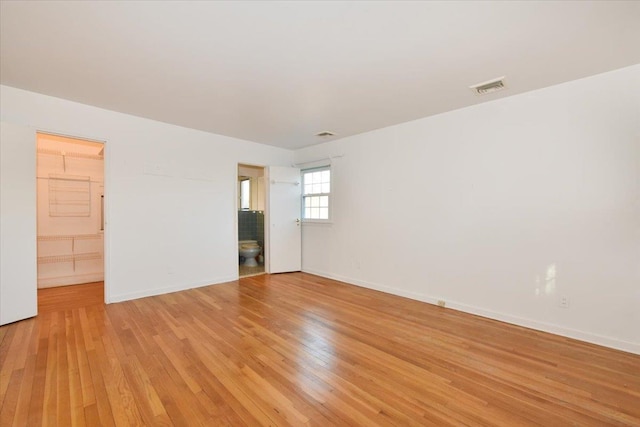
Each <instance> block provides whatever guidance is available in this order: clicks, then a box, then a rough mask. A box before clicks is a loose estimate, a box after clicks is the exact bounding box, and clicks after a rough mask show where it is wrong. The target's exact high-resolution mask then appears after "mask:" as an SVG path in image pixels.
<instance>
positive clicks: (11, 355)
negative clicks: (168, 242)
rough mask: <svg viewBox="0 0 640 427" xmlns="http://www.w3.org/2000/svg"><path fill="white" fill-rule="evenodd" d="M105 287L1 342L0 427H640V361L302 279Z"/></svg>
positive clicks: (3, 335)
mask: <svg viewBox="0 0 640 427" xmlns="http://www.w3.org/2000/svg"><path fill="white" fill-rule="evenodd" d="M98 288H99V286H96V285H94V286H93V293H94V298H90V297H88V296H87V295H85V296H84V297H82V298H81V299H82V300H83V301H84V302H83V303H77V304H76V303H70V304H68V305H66V306H62V305H58V307H59V308H57V309H56V308H52V307H51V304H52V303H53V302H54V301H53V300H54V299H55V298H58V299H60V298H62V299H63V300H69V299H70V298H71V296H70V295H69V294H67V296H66V297H60V295H59V294H58V295H57V296H56V295H55V292H52V293H51V294H50V295H44V296H43V295H42V294H41V296H43V298H41V301H40V307H41V310H40V314H39V315H38V316H37V317H36V318H34V319H29V320H25V321H21V322H16V323H13V324H10V325H5V326H2V327H0V403H1V405H2V406H1V408H0V426H3V427H5V426H39V425H60V426H76V425H78V426H82V425H88V426H97V425H107V426H113V425H116V426H133V425H151V426H170V425H176V426H196V425H206V426H219V425H231V426H242V425H247V426H258V425H274V426H275V425H294V426H298V425H318V426H345V425H359V426H392V425H399V426H413V425H416V426H417V425H427V426H509V427H512V426H528V425H538V426H569V425H579V426H609V425H611V426H640V356H637V355H632V354H629V353H624V352H620V351H615V350H611V349H607V348H603V347H599V346H595V345H591V344H587V343H583V342H579V341H574V340H571V339H566V338H562V337H558V336H554V335H550V334H545V333H541V332H536V331H532V330H528V329H525V328H520V327H515V326H511V325H507V324H504V323H500V322H496V321H492V320H488V319H484V318H480V317H476V316H472V315H468V314H464V313H460V312H456V311H453V310H449V309H442V308H439V307H435V306H432V305H429V304H424V303H420V302H416V301H412V300H408V299H404V298H400V297H395V296H391V295H387V294H383V293H380V292H375V291H371V290H367V289H364V288H358V287H355V286H350V285H346V284H343V283H340V282H336V281H333V280H329V279H324V278H320V277H317V276H312V275H309V274H304V273H293V274H281V275H261V276H255V277H249V278H244V279H241V280H239V281H237V282H231V283H227V284H221V285H215V286H208V287H204V288H199V289H193V290H189V291H183V292H177V293H173V294H167V295H162V296H157V297H150V298H144V299H139V300H135V301H128V302H124V303H118V304H110V305H106V306H105V305H103V304H102V303H101V300H102V295H101V294H100V292H102V291H101V289H98ZM96 289H98V290H96ZM69 291H71V289H64V288H63V290H62V291H61V292H69ZM87 293H88V294H91V290H88V291H87ZM95 295H97V297H95ZM47 298H49V299H48V300H47Z"/></svg>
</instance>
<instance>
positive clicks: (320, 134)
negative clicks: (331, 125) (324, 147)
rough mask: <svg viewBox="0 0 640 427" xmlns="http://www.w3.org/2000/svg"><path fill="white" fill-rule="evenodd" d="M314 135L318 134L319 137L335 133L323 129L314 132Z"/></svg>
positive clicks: (327, 136) (326, 136)
mask: <svg viewBox="0 0 640 427" xmlns="http://www.w3.org/2000/svg"><path fill="white" fill-rule="evenodd" d="M316 136H319V137H320V138H329V137H330V136H335V133H333V132H330V131H328V130H323V131H322V132H318V133H316Z"/></svg>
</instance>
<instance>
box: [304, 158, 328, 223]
mask: <svg viewBox="0 0 640 427" xmlns="http://www.w3.org/2000/svg"><path fill="white" fill-rule="evenodd" d="M302 185H303V189H302V218H304V219H310V220H328V219H329V197H330V195H331V170H329V167H324V168H316V169H306V170H303V171H302Z"/></svg>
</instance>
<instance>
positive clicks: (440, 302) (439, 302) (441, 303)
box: [438, 299, 446, 308]
mask: <svg viewBox="0 0 640 427" xmlns="http://www.w3.org/2000/svg"><path fill="white" fill-rule="evenodd" d="M445 305H446V303H445V302H444V300H441V299H439V300H438V307H443V308H444V306H445Z"/></svg>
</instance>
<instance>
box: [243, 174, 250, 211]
mask: <svg viewBox="0 0 640 427" xmlns="http://www.w3.org/2000/svg"><path fill="white" fill-rule="evenodd" d="M249 208H251V180H250V179H249V178H240V209H241V210H243V211H248V210H249Z"/></svg>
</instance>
